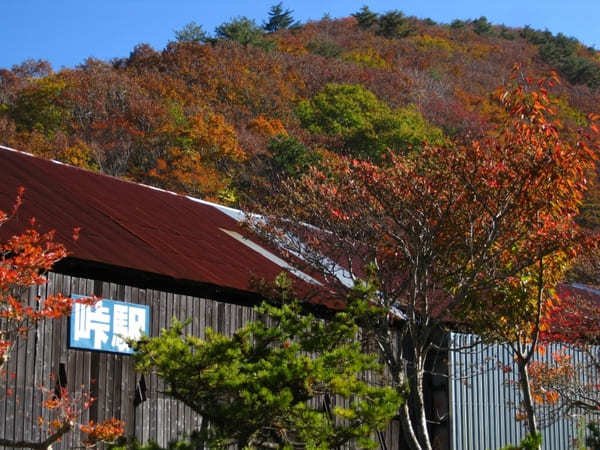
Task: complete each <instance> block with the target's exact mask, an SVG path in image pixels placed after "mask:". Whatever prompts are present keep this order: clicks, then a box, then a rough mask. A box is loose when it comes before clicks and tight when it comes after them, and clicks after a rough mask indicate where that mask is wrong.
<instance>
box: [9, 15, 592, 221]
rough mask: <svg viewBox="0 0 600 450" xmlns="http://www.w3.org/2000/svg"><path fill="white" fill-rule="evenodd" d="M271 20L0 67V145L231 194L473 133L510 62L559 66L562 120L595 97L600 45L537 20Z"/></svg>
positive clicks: (529, 70)
mask: <svg viewBox="0 0 600 450" xmlns="http://www.w3.org/2000/svg"><path fill="white" fill-rule="evenodd" d="M266 19H267V21H266V22H265V24H264V25H263V26H259V25H257V24H255V23H254V22H253V21H250V20H248V19H245V18H237V19H233V20H232V21H231V22H228V23H225V24H223V25H221V26H220V27H218V28H217V30H216V31H215V33H214V35H212V36H209V35H207V34H206V33H205V32H204V31H203V30H202V29H201V27H199V26H197V25H195V24H194V23H191V24H190V25H188V26H187V27H185V28H184V29H182V30H180V31H178V32H177V33H175V36H174V41H173V42H170V43H169V44H168V45H167V46H166V48H164V49H162V50H156V49H152V48H150V47H149V46H148V45H146V44H139V45H138V46H136V47H135V48H134V49H132V51H131V54H130V56H129V57H128V58H124V59H114V60H112V61H108V62H107V61H99V60H95V59H88V60H86V61H84V62H83V63H82V64H81V65H80V66H78V67H76V68H74V69H62V70H60V71H56V72H55V71H53V70H52V68H51V67H50V65H49V64H48V63H46V62H43V61H25V62H23V63H22V64H21V65H19V66H15V67H13V68H12V69H10V70H9V69H4V70H0V144H3V145H8V146H11V147H15V148H17V149H21V150H24V151H29V152H33V153H35V154H38V155H42V156H44V157H47V158H54V159H57V160H60V161H64V162H67V163H70V164H75V165H78V166H81V167H85V168H89V169H92V170H97V171H100V172H103V173H107V174H110V175H115V176H120V177H125V178H127V179H131V180H135V181H138V182H142V183H147V184H151V185H155V186H158V187H161V188H165V189H170V190H175V191H178V192H185V193H189V194H192V195H195V196H199V197H202V198H206V199H210V200H216V201H219V202H221V203H226V204H233V205H236V204H239V202H240V201H241V200H243V199H244V198H246V197H248V198H257V197H258V196H260V195H261V190H262V189H264V185H265V183H266V185H267V186H268V184H269V183H276V182H277V181H278V180H279V179H281V178H282V177H288V176H297V175H298V174H299V173H301V172H302V171H303V170H305V168H306V167H307V166H308V165H310V164H315V163H318V162H319V160H321V159H322V158H334V157H336V155H341V154H343V155H352V156H353V157H355V158H359V159H360V158H367V159H371V160H375V161H378V160H381V158H382V157H383V155H384V154H385V152H386V149H387V148H389V149H391V150H392V151H393V152H407V151H413V150H415V149H416V150H418V148H419V147H420V146H422V145H424V143H425V142H428V143H432V144H436V145H450V144H451V142H453V141H455V140H461V139H474V138H477V137H480V136H483V135H484V134H485V133H487V132H488V130H491V129H492V127H493V125H494V124H495V123H497V122H498V121H499V120H500V119H501V118H502V117H503V114H504V112H503V109H502V108H501V107H500V105H499V104H498V103H497V102H496V101H495V100H494V97H493V93H494V91H495V90H496V89H497V88H498V87H499V86H502V85H504V84H506V83H508V82H509V76H510V74H511V71H512V69H513V66H514V65H515V63H518V64H521V66H522V73H523V74H524V75H525V76H530V77H533V78H537V77H539V76H543V75H548V73H550V71H552V70H555V71H557V73H558V75H559V76H560V78H561V79H562V80H563V82H562V83H561V84H559V85H557V86H556V87H555V88H554V90H553V91H552V92H551V97H552V99H553V100H554V101H555V102H556V105H555V111H556V114H557V116H558V118H559V119H560V120H561V122H562V124H563V125H564V129H563V131H564V132H565V133H567V134H568V133H569V132H570V130H572V129H574V128H575V127H578V126H582V125H585V124H586V123H587V116H588V114H590V113H593V112H595V111H596V110H597V105H598V103H599V100H600V91H599V89H600V53H598V52H597V51H596V50H594V49H593V48H586V47H585V46H583V45H582V44H580V43H578V42H577V41H576V40H574V39H570V38H567V37H565V36H562V35H557V36H555V35H553V34H552V33H550V32H547V31H546V32H541V31H535V30H532V29H530V28H528V27H525V28H523V29H512V28H507V27H505V26H497V25H492V24H490V23H489V22H488V21H487V20H486V19H485V18H484V17H482V18H480V19H477V20H472V21H460V20H456V21H454V22H452V23H451V24H436V23H435V22H433V21H431V20H429V19H425V20H421V19H417V18H414V17H406V16H404V15H403V14H402V13H401V12H398V11H391V12H387V13H381V14H377V13H374V12H371V11H370V10H369V9H368V8H367V7H364V8H363V9H362V10H361V11H358V12H357V13H355V14H354V15H353V16H351V17H347V18H342V19H335V20H333V19H330V18H324V19H322V20H320V21H317V22H309V23H306V24H298V23H294V22H293V18H292V17H291V14H290V12H289V11H287V10H283V9H282V8H281V7H280V5H277V6H275V7H273V8H272V9H271V13H270V16H269V17H267V18H266ZM259 186H262V187H259ZM597 197H598V194H597V190H592V191H591V193H590V195H589V201H588V207H587V208H586V210H585V213H584V214H585V220H586V221H587V222H588V223H590V224H595V223H596V215H597V210H596V208H595V199H596V198H597Z"/></svg>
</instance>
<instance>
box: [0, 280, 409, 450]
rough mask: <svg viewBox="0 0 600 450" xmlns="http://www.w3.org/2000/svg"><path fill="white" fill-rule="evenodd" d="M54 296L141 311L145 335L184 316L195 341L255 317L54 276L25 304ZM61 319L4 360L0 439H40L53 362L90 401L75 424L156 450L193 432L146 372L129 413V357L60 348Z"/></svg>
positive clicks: (393, 432) (132, 374)
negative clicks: (147, 316)
mask: <svg viewBox="0 0 600 450" xmlns="http://www.w3.org/2000/svg"><path fill="white" fill-rule="evenodd" d="M59 292H60V293H63V294H65V295H71V294H83V295H98V296H101V297H104V298H109V299H113V300H121V301H126V302H132V303H139V304H144V305H148V306H150V308H151V334H152V336H157V335H158V334H159V332H160V329H161V328H165V327H168V326H169V324H170V323H171V320H172V318H173V317H177V318H178V319H180V320H185V319H188V318H191V319H192V321H191V324H190V325H189V328H188V330H189V331H190V332H192V333H193V334H195V335H198V336H200V337H204V330H205V327H207V326H210V327H213V328H214V329H215V330H218V331H219V332H222V333H227V334H231V333H233V332H234V331H235V330H236V329H238V328H240V327H241V326H243V325H244V324H245V323H247V322H248V321H250V320H254V319H256V313H255V312H254V311H253V310H252V308H250V307H246V306H239V305H235V304H230V303H225V302H219V301H214V300H209V299H204V298H198V297H191V296H185V295H177V294H173V293H166V292H161V291H156V290H151V289H141V288H132V287H130V286H124V285H119V284H115V283H109V282H102V281H98V280H89V279H83V278H77V277H72V276H69V275H62V274H56V273H51V274H49V283H48V285H47V286H43V287H40V288H38V289H37V291H33V290H32V291H31V292H30V294H29V299H30V302H31V304H32V305H33V304H35V296H36V295H39V296H40V297H42V298H44V297H45V296H47V295H50V294H53V293H59ZM67 320H68V319H67V318H63V319H60V320H48V321H44V322H42V323H40V324H39V325H38V326H36V327H34V328H32V329H31V330H30V332H29V334H28V336H27V338H26V339H21V340H20V343H19V346H18V348H17V349H16V351H14V352H13V353H12V354H11V358H10V359H9V361H8V364H7V375H6V376H4V377H2V378H0V437H4V438H7V439H25V440H32V441H38V440H40V439H41V438H42V435H41V432H40V428H39V426H38V419H39V417H40V416H43V417H44V418H45V419H51V417H50V413H49V411H48V410H47V409H45V408H42V407H41V404H42V401H43V399H42V394H41V391H40V389H39V386H41V385H44V386H48V387H51V388H53V387H54V383H55V379H54V377H56V376H58V374H59V367H60V364H64V365H65V368H66V371H67V388H68V391H69V392H70V393H71V394H73V393H75V394H76V393H78V392H82V391H87V392H91V393H92V395H93V396H94V397H95V398H96V399H97V400H96V402H95V403H94V404H93V405H92V406H91V407H90V409H89V410H88V411H87V412H86V413H85V414H84V415H83V417H82V422H87V421H88V420H94V421H95V422H100V421H102V420H104V419H107V418H110V417H116V418H118V419H122V420H124V421H125V424H126V434H127V435H129V436H131V435H135V436H136V438H137V439H138V440H140V441H141V442H144V443H146V442H148V441H149V440H154V441H156V442H158V444H159V445H161V446H166V444H167V443H168V442H169V441H170V440H174V439H177V438H178V437H181V436H182V435H183V434H185V433H190V432H191V431H193V430H195V429H199V428H200V426H201V423H202V418H201V417H199V416H198V415H197V414H194V413H193V412H192V411H191V409H190V408H189V407H187V406H185V405H183V404H181V403H180V402H177V401H175V400H172V399H170V398H169V397H167V396H166V395H164V394H163V391H164V385H163V383H162V381H161V380H160V379H158V377H157V376H155V375H152V374H145V381H146V386H147V389H148V390H147V393H146V395H147V401H145V402H143V403H141V404H140V405H138V406H137V407H134V398H135V389H136V385H137V383H138V382H139V379H140V373H137V372H136V371H135V369H134V367H133V361H132V358H131V356H128V355H116V354H111V353H100V352H90V351H83V350H71V349H68V348H67V343H68V334H67V332H68V326H67V323H68V322H67ZM0 325H1V324H0ZM11 374H15V375H16V376H12V375H11ZM385 438H386V441H387V442H386V443H387V448H389V449H397V448H401V447H399V445H398V441H397V439H398V424H397V423H395V422H394V423H392V425H391V426H390V428H389V429H388V431H387V432H386V433H385ZM79 442H80V437H79V435H78V432H77V431H75V432H72V433H69V434H67V435H66V437H65V438H64V439H63V441H62V442H60V443H58V444H56V445H55V446H54V447H53V448H55V449H67V448H73V447H76V446H78V445H79ZM0 448H1V447H0Z"/></svg>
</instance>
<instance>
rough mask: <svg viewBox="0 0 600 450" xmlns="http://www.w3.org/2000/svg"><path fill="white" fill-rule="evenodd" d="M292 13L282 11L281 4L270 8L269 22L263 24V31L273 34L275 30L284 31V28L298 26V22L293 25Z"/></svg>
mask: <svg viewBox="0 0 600 450" xmlns="http://www.w3.org/2000/svg"><path fill="white" fill-rule="evenodd" d="M293 12H294V11H292V10H289V9H286V10H284V9H283V3H282V2H279V3H277V4H276V5H273V6H271V10H270V11H269V21H268V22H265V23H264V24H263V30H265V31H266V32H267V33H274V32H276V31H277V30H282V29H283V30H285V29H286V28H290V27H293V26H298V25H299V24H298V22H296V23H294V18H293V17H292V13H293Z"/></svg>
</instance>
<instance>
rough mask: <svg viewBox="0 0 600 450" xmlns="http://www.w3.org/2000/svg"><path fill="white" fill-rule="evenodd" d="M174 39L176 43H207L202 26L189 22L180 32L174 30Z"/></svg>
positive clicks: (206, 36)
mask: <svg viewBox="0 0 600 450" xmlns="http://www.w3.org/2000/svg"><path fill="white" fill-rule="evenodd" d="M175 39H176V40H177V42H197V43H202V42H207V41H208V35H207V34H206V31H204V29H203V28H202V25H199V24H197V23H196V22H190V23H188V24H187V25H185V26H184V27H183V28H182V29H181V30H175Z"/></svg>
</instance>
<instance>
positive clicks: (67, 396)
mask: <svg viewBox="0 0 600 450" xmlns="http://www.w3.org/2000/svg"><path fill="white" fill-rule="evenodd" d="M40 389H41V391H42V393H43V394H44V395H45V397H46V399H45V400H44V402H43V403H42V406H43V407H44V408H46V409H48V410H50V411H51V412H52V414H50V417H51V418H50V419H44V417H39V418H38V425H39V427H40V428H41V429H42V431H45V433H46V434H47V437H46V438H45V439H46V442H56V441H60V440H61V438H62V436H63V435H64V434H65V433H67V432H69V431H71V430H72V429H73V428H74V427H75V426H78V427H79V429H80V431H81V432H82V433H84V434H86V435H87V436H86V437H85V438H84V439H83V440H82V444H83V445H84V446H85V447H95V446H96V445H97V444H98V443H100V442H113V441H115V440H116V439H117V438H118V437H120V436H122V435H123V434H124V433H125V429H124V428H123V422H122V421H121V420H117V419H115V418H110V419H106V420H105V421H103V422H101V423H94V422H93V421H90V422H88V423H86V424H79V425H78V424H77V421H78V419H79V418H80V417H81V415H82V414H83V413H84V412H85V411H86V410H87V409H89V407H90V406H91V405H92V403H93V402H94V398H93V397H91V396H90V394H89V393H87V392H77V393H73V394H72V393H70V392H69V391H68V390H67V389H65V388H62V387H61V388H59V389H58V392H56V391H53V390H50V389H48V388H46V387H44V386H41V387H40Z"/></svg>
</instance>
